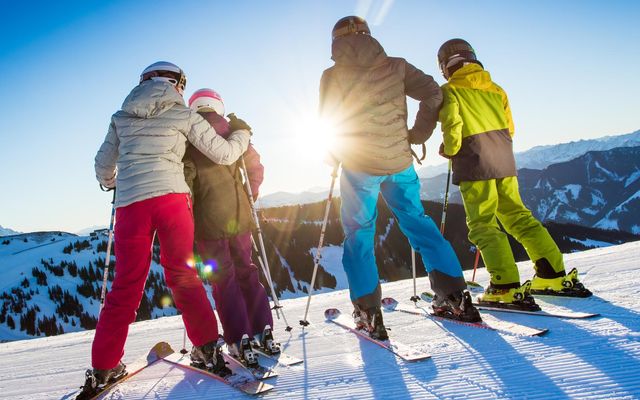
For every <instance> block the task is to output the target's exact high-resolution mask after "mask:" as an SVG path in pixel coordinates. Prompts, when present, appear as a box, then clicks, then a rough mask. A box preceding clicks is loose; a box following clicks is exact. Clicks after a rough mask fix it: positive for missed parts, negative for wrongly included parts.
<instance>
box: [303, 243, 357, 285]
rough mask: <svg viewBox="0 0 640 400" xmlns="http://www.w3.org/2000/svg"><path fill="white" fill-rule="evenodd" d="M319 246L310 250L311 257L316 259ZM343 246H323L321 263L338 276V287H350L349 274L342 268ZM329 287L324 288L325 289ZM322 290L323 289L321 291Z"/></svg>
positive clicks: (325, 268) (329, 271) (324, 267)
mask: <svg viewBox="0 0 640 400" xmlns="http://www.w3.org/2000/svg"><path fill="white" fill-rule="evenodd" d="M316 251H317V247H314V248H312V249H311V250H309V253H310V254H311V257H313V258H314V259H315V256H316ZM342 253H343V249H342V246H324V247H322V253H320V255H321V256H322V257H320V265H321V266H322V268H323V269H324V270H325V271H327V272H328V273H330V274H331V275H333V276H334V277H335V278H336V282H337V283H336V289H347V288H349V282H348V281H347V274H345V272H344V269H343V268H342ZM327 290H329V289H327V288H323V291H327ZM321 292H322V291H321Z"/></svg>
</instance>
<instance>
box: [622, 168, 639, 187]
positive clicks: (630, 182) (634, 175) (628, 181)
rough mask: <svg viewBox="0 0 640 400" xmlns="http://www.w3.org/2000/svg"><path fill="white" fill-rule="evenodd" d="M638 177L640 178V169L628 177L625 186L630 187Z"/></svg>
mask: <svg viewBox="0 0 640 400" xmlns="http://www.w3.org/2000/svg"><path fill="white" fill-rule="evenodd" d="M638 179H640V170H635V171H634V172H633V173H632V174H631V175H630V176H629V177H628V178H627V180H626V181H625V182H624V187H628V186H629V185H631V184H632V183H633V182H635V181H637V180H638Z"/></svg>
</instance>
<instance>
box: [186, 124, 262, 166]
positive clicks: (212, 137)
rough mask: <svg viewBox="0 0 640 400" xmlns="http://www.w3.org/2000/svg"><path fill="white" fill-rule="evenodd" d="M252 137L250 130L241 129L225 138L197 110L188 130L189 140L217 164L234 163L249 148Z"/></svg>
mask: <svg viewBox="0 0 640 400" xmlns="http://www.w3.org/2000/svg"><path fill="white" fill-rule="evenodd" d="M250 137H251V134H250V133H249V131H247V130H243V129H240V130H237V131H235V132H233V133H232V134H231V136H229V138H228V139H225V138H223V137H222V136H220V135H218V134H217V133H216V131H215V129H213V127H212V126H211V125H210V124H209V123H208V122H207V121H205V120H204V118H202V117H201V116H200V115H198V114H197V113H196V112H193V113H192V114H191V128H190V129H189V132H187V140H189V142H191V144H193V145H194V146H195V147H196V148H197V149H198V150H200V152H201V153H202V154H204V155H205V156H206V157H207V158H209V159H210V160H211V161H213V162H215V163H216V164H221V165H230V164H233V163H234V162H235V161H236V160H238V158H240V156H241V155H242V154H243V153H244V152H245V151H246V150H247V146H248V145H249V138H250Z"/></svg>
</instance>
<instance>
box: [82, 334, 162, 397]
mask: <svg viewBox="0 0 640 400" xmlns="http://www.w3.org/2000/svg"><path fill="white" fill-rule="evenodd" d="M172 353H173V349H172V348H171V346H169V344H168V343H165V342H159V343H156V345H155V346H153V347H152V348H151V350H149V353H148V354H146V355H144V356H143V357H141V358H139V359H138V360H136V361H134V362H133V363H131V364H129V365H127V366H126V372H125V374H124V375H123V376H121V377H120V378H119V379H117V380H114V381H112V382H109V383H107V384H106V385H105V386H103V387H101V388H98V387H95V388H90V389H89V388H87V389H88V390H85V387H83V388H81V389H80V391H79V392H78V394H77V395H76V400H93V399H97V398H98V397H100V396H101V395H102V394H104V393H106V392H107V391H109V390H111V389H112V388H113V387H114V386H116V385H118V384H120V383H122V382H124V381H126V380H127V379H129V378H131V377H132V376H134V375H136V374H137V373H139V372H140V371H142V370H143V369H145V368H147V367H148V366H150V365H151V364H153V363H155V362H157V361H159V360H161V359H163V358H165V357H167V356H169V355H171V354H172ZM87 372H89V371H87Z"/></svg>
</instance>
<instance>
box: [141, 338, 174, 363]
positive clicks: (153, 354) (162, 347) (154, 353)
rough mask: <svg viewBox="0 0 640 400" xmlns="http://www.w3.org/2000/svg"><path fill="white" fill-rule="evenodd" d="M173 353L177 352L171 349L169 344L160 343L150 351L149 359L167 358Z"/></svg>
mask: <svg viewBox="0 0 640 400" xmlns="http://www.w3.org/2000/svg"><path fill="white" fill-rule="evenodd" d="M173 353H175V351H174V350H173V349H172V348H171V345H170V344H169V343H167V342H158V343H156V344H155V345H154V346H153V347H152V348H151V350H149V355H148V357H147V359H148V360H151V359H159V358H165V357H167V356H168V355H171V354H173Z"/></svg>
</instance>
